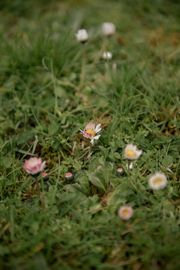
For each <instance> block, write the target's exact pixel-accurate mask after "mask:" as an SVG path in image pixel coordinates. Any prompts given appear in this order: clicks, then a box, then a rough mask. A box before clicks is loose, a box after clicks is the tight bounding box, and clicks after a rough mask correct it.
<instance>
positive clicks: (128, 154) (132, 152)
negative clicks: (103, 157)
mask: <svg viewBox="0 0 180 270" xmlns="http://www.w3.org/2000/svg"><path fill="white" fill-rule="evenodd" d="M140 155H142V150H138V149H137V146H136V145H134V144H127V145H126V147H125V149H124V157H125V158H126V159H129V160H135V159H138V158H139V157H140Z"/></svg>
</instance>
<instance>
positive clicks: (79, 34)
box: [76, 29, 88, 43]
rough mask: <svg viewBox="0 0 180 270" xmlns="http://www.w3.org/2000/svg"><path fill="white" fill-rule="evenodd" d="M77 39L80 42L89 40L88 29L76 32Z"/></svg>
mask: <svg viewBox="0 0 180 270" xmlns="http://www.w3.org/2000/svg"><path fill="white" fill-rule="evenodd" d="M76 39H77V41H79V42H82V43H84V42H86V41H87V40H88V33H87V30H86V29H79V30H78V32H77V33H76Z"/></svg>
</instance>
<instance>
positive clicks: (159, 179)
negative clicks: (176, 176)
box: [148, 172, 167, 190]
mask: <svg viewBox="0 0 180 270" xmlns="http://www.w3.org/2000/svg"><path fill="white" fill-rule="evenodd" d="M148 182H149V186H150V188H152V189H154V190H159V189H163V188H165V187H166V186H167V177H166V175H165V174H164V173H161V172H157V173H155V174H153V175H152V176H151V177H150V178H149V180H148Z"/></svg>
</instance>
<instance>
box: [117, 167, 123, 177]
mask: <svg viewBox="0 0 180 270" xmlns="http://www.w3.org/2000/svg"><path fill="white" fill-rule="evenodd" d="M116 172H117V175H118V176H121V175H122V174H124V169H123V167H122V166H120V167H118V168H117V170H116Z"/></svg>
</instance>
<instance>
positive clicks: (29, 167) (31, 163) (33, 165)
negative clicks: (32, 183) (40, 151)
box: [23, 157, 46, 175]
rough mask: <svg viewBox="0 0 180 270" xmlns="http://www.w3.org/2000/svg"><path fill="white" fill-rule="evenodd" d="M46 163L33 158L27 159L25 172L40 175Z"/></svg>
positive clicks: (24, 166)
mask: <svg viewBox="0 0 180 270" xmlns="http://www.w3.org/2000/svg"><path fill="white" fill-rule="evenodd" d="M45 166H46V162H45V161H42V159H41V158H37V157H31V158H29V159H26V160H25V162H24V165H23V168H24V170H25V171H26V172H27V173H29V174H32V175H34V174H38V173H40V172H42V171H43V170H44V168H45Z"/></svg>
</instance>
